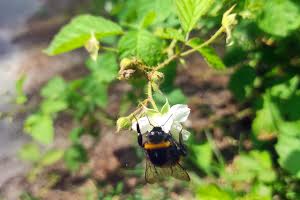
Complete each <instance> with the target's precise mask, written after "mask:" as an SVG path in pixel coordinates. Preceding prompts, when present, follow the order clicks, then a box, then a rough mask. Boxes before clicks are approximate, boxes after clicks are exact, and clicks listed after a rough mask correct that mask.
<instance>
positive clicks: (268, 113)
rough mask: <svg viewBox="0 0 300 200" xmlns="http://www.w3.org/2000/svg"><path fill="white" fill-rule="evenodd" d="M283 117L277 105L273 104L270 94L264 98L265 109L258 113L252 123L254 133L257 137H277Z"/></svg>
mask: <svg viewBox="0 0 300 200" xmlns="http://www.w3.org/2000/svg"><path fill="white" fill-rule="evenodd" d="M281 120H282V119H281V116H280V112H279V109H278V107H277V105H276V104H275V103H274V102H273V99H272V97H271V96H270V94H269V92H267V94H265V95H264V96H263V107H262V108H261V109H260V110H258V111H257V112H256V116H255V118H254V120H253V122H252V131H253V133H254V135H256V136H258V137H259V136H265V135H276V134H277V133H278V127H279V124H280V123H281Z"/></svg>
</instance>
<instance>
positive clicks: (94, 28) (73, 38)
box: [46, 15, 122, 55]
mask: <svg viewBox="0 0 300 200" xmlns="http://www.w3.org/2000/svg"><path fill="white" fill-rule="evenodd" d="M91 33H94V34H95V37H96V38H97V39H100V38H102V37H106V36H113V35H118V34H121V33H122V28H121V27H120V26H119V25H117V24H116V23H114V22H112V21H109V20H107V19H104V18H103V17H99V16H98V17H96V16H92V15H80V16H77V17H75V18H74V19H73V20H72V21H71V22H70V23H69V24H67V25H65V26H64V27H63V28H62V29H61V30H60V31H59V33H58V34H57V35H56V36H55V37H54V39H53V40H52V42H51V43H50V45H49V47H48V48H47V49H46V53H47V54H48V55H56V54H60V53H64V52H68V51H71V50H73V49H77V48H79V47H82V46H84V44H85V43H86V42H87V41H88V40H89V38H90V36H91Z"/></svg>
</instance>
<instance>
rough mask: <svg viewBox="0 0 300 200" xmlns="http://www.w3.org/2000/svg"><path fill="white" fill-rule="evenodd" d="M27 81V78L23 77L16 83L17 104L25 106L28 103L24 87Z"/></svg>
mask: <svg viewBox="0 0 300 200" xmlns="http://www.w3.org/2000/svg"><path fill="white" fill-rule="evenodd" d="M25 80H26V76H25V75H23V76H21V78H19V79H18V80H17V82H16V92H17V97H16V103H17V104H24V103H26V101H27V97H26V95H25V93H24V91H23V85H24V82H25Z"/></svg>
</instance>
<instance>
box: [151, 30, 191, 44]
mask: <svg viewBox="0 0 300 200" xmlns="http://www.w3.org/2000/svg"><path fill="white" fill-rule="evenodd" d="M154 34H155V35H156V36H157V37H160V38H163V39H175V40H178V41H181V42H185V39H184V35H183V33H182V30H178V29H175V28H169V27H168V28H165V29H163V28H158V29H156V30H155V33H154Z"/></svg>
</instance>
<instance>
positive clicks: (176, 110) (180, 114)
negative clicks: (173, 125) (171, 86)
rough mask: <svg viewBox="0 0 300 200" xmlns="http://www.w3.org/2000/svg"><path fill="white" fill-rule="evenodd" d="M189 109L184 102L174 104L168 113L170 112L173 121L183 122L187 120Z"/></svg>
mask: <svg viewBox="0 0 300 200" xmlns="http://www.w3.org/2000/svg"><path fill="white" fill-rule="evenodd" d="M190 112H191V109H189V107H188V106H187V105H185V104H176V105H174V106H172V107H171V108H170V111H169V113H170V114H172V117H173V120H174V121H179V122H184V121H186V120H187V118H188V116H189V114H190Z"/></svg>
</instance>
